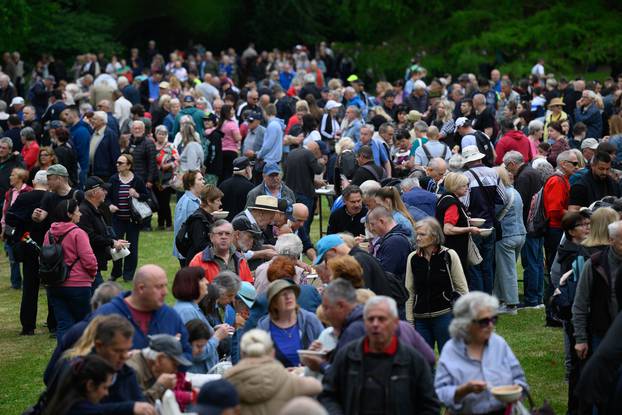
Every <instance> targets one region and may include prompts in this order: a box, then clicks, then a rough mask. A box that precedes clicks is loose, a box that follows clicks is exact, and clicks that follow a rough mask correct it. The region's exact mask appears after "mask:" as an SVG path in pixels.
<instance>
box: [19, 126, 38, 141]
mask: <svg viewBox="0 0 622 415" xmlns="http://www.w3.org/2000/svg"><path fill="white" fill-rule="evenodd" d="M19 135H20V137H23V138H25V139H26V140H36V139H37V135H36V134H35V130H33V129H32V127H24V128H22V131H20V132H19Z"/></svg>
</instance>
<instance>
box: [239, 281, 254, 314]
mask: <svg viewBox="0 0 622 415" xmlns="http://www.w3.org/2000/svg"><path fill="white" fill-rule="evenodd" d="M237 298H239V299H240V300H241V301H242V302H243V303H244V304H246V306H247V307H248V308H249V309H250V308H251V307H252V306H253V304H255V299H256V298H257V291H256V290H255V287H254V286H253V284H251V283H250V282H248V281H242V284H240V289H239V290H238V294H237Z"/></svg>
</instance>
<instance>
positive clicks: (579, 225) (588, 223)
mask: <svg viewBox="0 0 622 415" xmlns="http://www.w3.org/2000/svg"><path fill="white" fill-rule="evenodd" d="M588 226H591V225H590V222H582V223H577V224H576V225H574V227H575V228H582V227H588Z"/></svg>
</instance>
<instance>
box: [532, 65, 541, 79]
mask: <svg viewBox="0 0 622 415" xmlns="http://www.w3.org/2000/svg"><path fill="white" fill-rule="evenodd" d="M531 74H532V75H537V76H538V77H540V78H542V77H544V65H542V64H541V63H536V64H535V65H534V66H533V67H532V68H531Z"/></svg>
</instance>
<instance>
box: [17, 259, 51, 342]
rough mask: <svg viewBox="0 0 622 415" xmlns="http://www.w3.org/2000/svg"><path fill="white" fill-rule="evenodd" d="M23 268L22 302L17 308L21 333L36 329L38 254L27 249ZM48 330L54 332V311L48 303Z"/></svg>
mask: <svg viewBox="0 0 622 415" xmlns="http://www.w3.org/2000/svg"><path fill="white" fill-rule="evenodd" d="M27 255H28V256H27V258H26V261H25V262H24V266H23V274H24V275H23V276H24V281H23V283H22V302H21V304H20V307H19V321H20V323H21V325H22V330H23V331H32V330H34V329H35V328H36V327H37V310H38V306H39V281H40V280H39V261H38V252H37V251H36V250H34V249H29V251H28V254H27ZM47 324H48V329H49V330H50V331H54V330H56V318H54V310H53V309H52V306H51V305H50V303H49V301H48V317H47Z"/></svg>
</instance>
